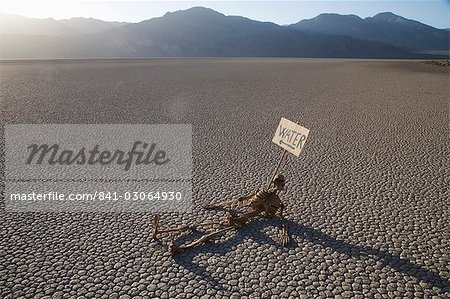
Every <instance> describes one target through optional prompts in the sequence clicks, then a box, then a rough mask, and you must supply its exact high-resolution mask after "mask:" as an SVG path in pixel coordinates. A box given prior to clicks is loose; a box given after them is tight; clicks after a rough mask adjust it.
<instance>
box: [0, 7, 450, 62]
mask: <svg viewBox="0 0 450 299" xmlns="http://www.w3.org/2000/svg"><path fill="white" fill-rule="evenodd" d="M449 34H450V32H449V31H447V30H444V29H436V28H433V27H431V26H428V25H425V24H422V23H420V22H417V21H414V20H408V19H405V18H403V17H400V16H397V15H394V14H392V13H381V14H378V15H376V16H374V17H371V18H365V19H361V18H359V17H358V16H355V15H337V14H321V15H319V16H317V17H315V18H313V19H310V20H303V21H300V22H298V23H296V24H292V25H288V26H280V25H277V24H275V23H270V22H260V21H254V20H251V19H248V18H245V17H240V16H225V15H223V14H221V13H219V12H216V11H214V10H211V9H208V8H203V7H194V8H190V9H187V10H182V11H177V12H173V13H166V14H165V15H164V16H163V17H159V18H153V19H149V20H145V21H142V22H140V23H119V22H105V21H100V20H95V19H86V18H72V19H69V20H59V21H56V20H53V19H30V18H25V17H20V16H7V15H1V16H0V42H1V45H0V58H3V59H15V58H19V59H22V58H24V59H27V58H132V57H219V56H220V57H342V58H431V57H444V56H445V57H447V56H448V51H449ZM442 54H444V56H442Z"/></svg>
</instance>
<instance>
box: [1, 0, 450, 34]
mask: <svg viewBox="0 0 450 299" xmlns="http://www.w3.org/2000/svg"><path fill="white" fill-rule="evenodd" d="M0 1H1V2H0V10H1V11H2V12H4V13H10V14H19V15H23V16H27V17H36V18H54V19H66V18H71V17H93V18H97V19H102V20H106V21H127V22H139V21H142V20H146V19H150V18H153V17H160V16H162V15H164V13H166V12H167V11H176V10H181V9H187V8H190V7H193V6H204V7H209V8H212V9H214V10H217V11H219V12H221V13H223V14H225V15H241V16H245V17H248V18H251V19H254V20H259V21H271V22H274V23H277V24H281V25H284V24H291V23H295V22H298V21H299V20H302V19H308V18H312V17H315V16H316V15H318V14H320V13H324V12H333V13H340V14H356V15H358V16H360V17H368V16H373V15H375V14H377V13H379V12H385V11H390V12H393V13H395V14H398V15H401V16H404V17H406V18H411V19H415V20H418V21H420V22H422V23H425V24H429V25H431V26H434V27H437V28H449V27H450V0H447V1H446V0H427V1H383V0H378V1H364V0H359V1H268V2H261V1H86V0H85V1H77V2H73V1H64V0H62V1H61V0H60V1H54V2H48V1H45V2H44V1H2V0H0Z"/></svg>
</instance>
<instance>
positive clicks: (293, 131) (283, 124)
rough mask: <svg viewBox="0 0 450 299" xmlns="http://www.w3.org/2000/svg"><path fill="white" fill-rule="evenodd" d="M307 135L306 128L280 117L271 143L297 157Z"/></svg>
mask: <svg viewBox="0 0 450 299" xmlns="http://www.w3.org/2000/svg"><path fill="white" fill-rule="evenodd" d="M308 134H309V130H308V129H307V128H304V127H302V126H300V125H298V124H296V123H294V122H292V121H290V120H288V119H286V118H284V117H282V118H281V121H280V124H279V125H278V128H277V131H276V132H275V136H273V139H272V141H273V142H275V143H276V144H277V145H279V146H281V147H282V148H284V149H285V150H287V151H288V152H290V153H291V154H294V155H296V156H297V157H298V156H299V155H300V152H301V150H302V148H303V146H304V145H305V142H306V138H308Z"/></svg>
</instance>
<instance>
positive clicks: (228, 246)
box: [173, 220, 450, 290]
mask: <svg viewBox="0 0 450 299" xmlns="http://www.w3.org/2000/svg"><path fill="white" fill-rule="evenodd" d="M287 223H288V227H289V233H290V236H291V241H290V243H289V245H288V246H287V248H285V250H289V249H290V248H295V247H297V246H299V245H298V244H297V242H296V241H295V238H292V237H293V236H297V237H299V238H300V239H303V240H305V241H309V242H312V243H315V244H320V245H322V246H324V247H327V248H331V249H333V250H334V251H336V252H339V253H343V254H345V255H347V256H349V257H368V258H372V259H374V260H376V261H380V262H382V263H383V264H384V265H386V266H389V267H391V268H393V269H395V270H397V271H399V272H401V273H404V274H406V275H409V276H411V277H415V278H416V279H418V280H420V281H423V282H426V283H428V284H430V285H431V286H433V287H437V288H439V289H441V290H442V289H444V288H448V287H450V281H449V280H448V279H447V278H445V277H442V276H440V275H439V274H437V273H435V272H433V271H431V270H428V269H426V268H424V267H422V266H419V265H416V264H414V263H412V262H411V261H410V260H408V259H405V258H401V257H400V256H398V255H395V254H391V253H389V252H385V251H382V250H378V249H374V248H371V247H369V246H362V245H353V244H350V243H347V242H344V241H341V240H338V239H335V238H333V237H331V236H329V235H327V234H325V233H323V232H321V231H320V230H317V229H314V228H311V227H308V226H304V225H301V224H298V223H296V222H294V221H290V220H288V221H287ZM267 226H278V227H280V226H281V225H280V222H279V220H269V221H267V220H261V221H258V220H256V221H253V222H252V223H249V224H248V225H247V226H245V227H243V228H240V229H237V230H236V235H234V236H233V237H230V238H228V239H227V240H226V241H224V242H221V243H219V244H217V243H213V242H209V243H207V244H204V245H203V246H199V247H196V248H193V249H190V250H188V251H185V252H182V253H179V254H177V255H175V256H174V257H173V258H174V261H175V262H176V263H177V264H179V265H181V266H183V267H185V268H186V269H189V270H190V271H192V272H193V273H196V274H197V275H199V276H201V277H202V278H203V279H204V280H206V281H208V282H209V283H210V284H211V285H212V286H213V287H215V288H220V283H219V281H218V280H217V279H216V278H214V277H213V276H212V275H211V274H210V273H208V271H207V269H206V268H205V267H202V266H200V265H198V264H196V263H194V262H193V258H194V257H195V256H196V255H197V254H199V253H205V252H209V253H213V254H219V255H224V254H225V253H226V252H228V251H230V250H232V248H233V247H236V246H238V245H239V244H242V243H244V242H243V241H244V240H246V239H249V238H251V239H252V240H254V241H255V242H257V243H258V244H270V245H271V246H279V245H278V244H277V243H276V242H275V241H274V240H273V239H272V238H271V237H269V236H268V235H267V234H266V233H265V232H263V229H264V228H265V227H267ZM255 232H256V233H255ZM201 235H202V234H201V233H194V234H190V235H188V236H187V237H186V236H185V237H182V238H181V239H179V240H178V241H181V242H185V241H187V240H192V239H193V238H196V237H198V236H201Z"/></svg>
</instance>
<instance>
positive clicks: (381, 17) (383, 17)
mask: <svg viewBox="0 0 450 299" xmlns="http://www.w3.org/2000/svg"><path fill="white" fill-rule="evenodd" d="M372 19H373V20H377V21H383V22H390V23H396V22H403V21H407V20H408V19H405V18H404V17H401V16H399V15H396V14H394V13H392V12H381V13H379V14H376V15H374V16H373V17H372Z"/></svg>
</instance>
